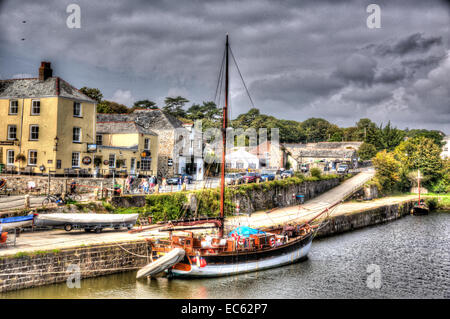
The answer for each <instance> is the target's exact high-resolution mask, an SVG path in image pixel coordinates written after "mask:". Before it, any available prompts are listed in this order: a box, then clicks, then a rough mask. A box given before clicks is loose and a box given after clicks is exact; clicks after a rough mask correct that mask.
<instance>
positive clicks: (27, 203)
mask: <svg viewBox="0 0 450 319" xmlns="http://www.w3.org/2000/svg"><path fill="white" fill-rule="evenodd" d="M24 206H25V209H28V208H30V195H28V194H26V195H25V203H24Z"/></svg>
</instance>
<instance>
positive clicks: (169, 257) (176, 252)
mask: <svg viewBox="0 0 450 319" xmlns="http://www.w3.org/2000/svg"><path fill="white" fill-rule="evenodd" d="M184 255H185V251H184V249H182V248H174V249H172V250H171V251H170V252H168V253H167V254H165V255H163V256H162V257H159V258H158V259H157V260H155V261H154V262H152V263H150V264H148V265H147V266H145V267H144V268H142V269H140V270H139V271H138V273H137V275H136V279H139V278H144V277H148V276H156V275H158V274H160V273H162V272H164V271H165V270H166V269H169V268H170V267H172V266H174V265H176V264H178V263H179V262H180V261H181V260H182V259H183V258H184Z"/></svg>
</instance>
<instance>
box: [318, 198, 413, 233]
mask: <svg viewBox="0 0 450 319" xmlns="http://www.w3.org/2000/svg"><path fill="white" fill-rule="evenodd" d="M413 206H414V200H410V201H406V202H403V203H400V204H393V205H385V206H381V207H377V208H373V209H369V210H364V211H360V212H353V213H348V214H343V215H338V216H332V217H331V218H330V219H329V220H328V223H327V224H326V225H325V226H324V227H323V228H321V229H320V230H319V231H318V232H317V237H327V236H332V235H337V234H340V233H344V232H347V231H352V230H355V229H359V228H363V227H367V226H372V225H377V224H381V223H386V222H390V221H393V220H396V219H399V218H401V217H403V216H405V215H409V214H410V211H411V209H412V207H413Z"/></svg>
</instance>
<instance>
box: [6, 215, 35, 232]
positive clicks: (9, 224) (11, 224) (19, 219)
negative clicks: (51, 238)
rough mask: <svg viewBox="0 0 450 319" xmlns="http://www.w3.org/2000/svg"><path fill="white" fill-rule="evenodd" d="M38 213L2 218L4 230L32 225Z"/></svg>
mask: <svg viewBox="0 0 450 319" xmlns="http://www.w3.org/2000/svg"><path fill="white" fill-rule="evenodd" d="M35 216H36V214H30V215H26V216H13V217H5V218H0V222H1V225H2V228H3V231H8V230H12V229H17V228H24V227H31V226H32V225H33V220H34V217H35Z"/></svg>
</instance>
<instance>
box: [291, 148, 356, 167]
mask: <svg viewBox="0 0 450 319" xmlns="http://www.w3.org/2000/svg"><path fill="white" fill-rule="evenodd" d="M362 143H363V142H319V143H307V144H284V147H285V149H286V152H288V154H289V156H288V161H289V162H290V163H291V166H292V168H293V169H294V170H298V169H300V165H301V164H313V165H312V166H314V165H317V163H321V166H328V167H330V168H331V169H336V167H337V165H338V164H339V163H347V164H350V166H351V167H355V166H357V161H358V149H359V147H360V146H361V144H362ZM318 166H320V165H318Z"/></svg>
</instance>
